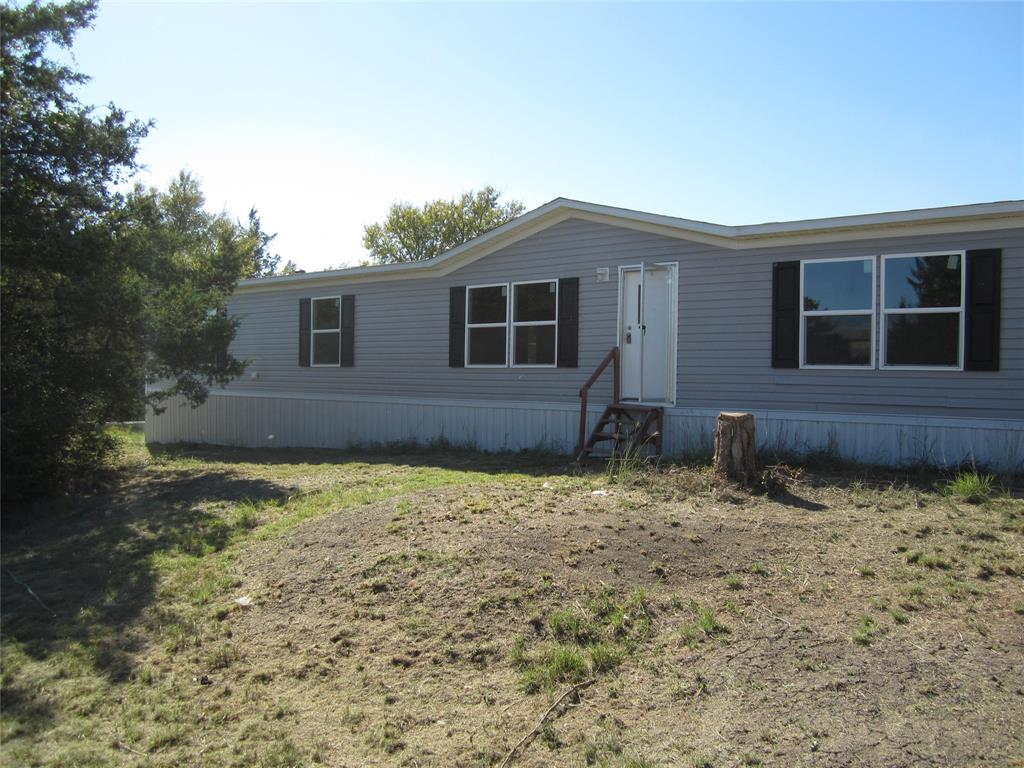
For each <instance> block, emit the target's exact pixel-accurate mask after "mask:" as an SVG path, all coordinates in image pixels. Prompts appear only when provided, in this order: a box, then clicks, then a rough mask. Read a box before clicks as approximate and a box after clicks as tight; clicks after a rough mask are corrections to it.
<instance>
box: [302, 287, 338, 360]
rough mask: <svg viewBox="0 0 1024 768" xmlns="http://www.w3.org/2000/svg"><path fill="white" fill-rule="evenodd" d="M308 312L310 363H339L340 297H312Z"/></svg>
mask: <svg viewBox="0 0 1024 768" xmlns="http://www.w3.org/2000/svg"><path fill="white" fill-rule="evenodd" d="M310 312H311V313H312V315H313V317H312V322H311V323H310V327H311V329H312V331H313V332H312V333H311V334H310V340H309V343H310V346H311V355H310V359H311V360H312V364H313V365H341V297H339V296H328V297H325V298H322V299H313V301H312V302H311V303H310Z"/></svg>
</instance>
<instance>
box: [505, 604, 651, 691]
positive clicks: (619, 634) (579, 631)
mask: <svg viewBox="0 0 1024 768" xmlns="http://www.w3.org/2000/svg"><path fill="white" fill-rule="evenodd" d="M531 626H532V627H533V629H534V633H533V635H532V636H531V635H520V636H519V637H517V638H516V640H515V641H514V642H513V645H512V650H511V652H510V654H509V658H510V660H511V662H512V665H513V666H514V667H516V668H517V669H519V670H520V685H521V686H522V688H523V690H524V691H526V692H527V693H537V692H539V691H542V690H551V689H552V688H554V687H555V686H556V685H559V684H566V683H568V684H574V683H579V682H583V681H584V680H586V679H588V678H590V677H593V676H595V675H600V674H607V673H610V672H612V671H614V670H615V669H616V668H617V667H618V666H619V665H620V664H622V662H623V661H624V660H625V658H626V656H627V655H629V653H631V652H632V651H633V650H634V649H635V647H636V645H637V644H638V643H639V641H640V640H641V639H642V638H643V637H645V636H646V635H647V634H648V632H649V631H650V626H651V620H650V615H649V611H648V607H647V595H646V593H645V592H643V590H636V591H635V592H634V593H633V594H632V595H630V596H629V597H628V598H627V599H625V600H623V599H621V598H619V597H618V596H617V595H616V594H615V593H614V592H613V591H612V590H607V589H606V590H602V591H601V592H599V593H598V594H597V595H595V596H594V597H593V598H591V599H590V600H589V601H588V602H587V605H586V608H581V607H578V606H574V607H570V608H563V609H558V610H554V611H551V612H550V613H548V615H547V617H546V620H542V621H541V622H536V623H533V624H532V625H531ZM535 642H536V643H537V645H536V646H535V647H533V648H531V646H532V645H533V643H535Z"/></svg>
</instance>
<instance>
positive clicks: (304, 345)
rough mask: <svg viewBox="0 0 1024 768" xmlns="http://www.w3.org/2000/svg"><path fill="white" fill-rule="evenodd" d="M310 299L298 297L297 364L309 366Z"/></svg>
mask: <svg viewBox="0 0 1024 768" xmlns="http://www.w3.org/2000/svg"><path fill="white" fill-rule="evenodd" d="M309 307H310V300H309V299H299V365H301V366H302V367H304V368H308V367H309V343H310V342H309V323H310V320H311V318H310V308H309Z"/></svg>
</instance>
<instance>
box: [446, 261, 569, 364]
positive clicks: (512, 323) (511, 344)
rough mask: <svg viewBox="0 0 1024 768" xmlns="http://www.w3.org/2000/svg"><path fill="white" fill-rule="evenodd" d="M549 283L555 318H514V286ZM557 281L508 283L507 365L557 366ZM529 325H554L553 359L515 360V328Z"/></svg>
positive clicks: (555, 279)
mask: <svg viewBox="0 0 1024 768" xmlns="http://www.w3.org/2000/svg"><path fill="white" fill-rule="evenodd" d="M551 283H554V284H555V318H554V319H553V320H520V321H517V320H516V314H515V312H516V305H515V295H516V286H520V285H548V284H551ZM558 283H559V278H557V277H555V278H551V279H548V280H521V281H519V282H516V283H510V284H509V295H508V302H509V303H508V315H507V316H508V321H509V330H508V335H509V338H508V341H507V342H506V348H507V352H508V355H507V358H508V362H509V367H510V368H557V367H558V312H559V310H560V309H561V307H560V306H559V302H558V292H559V285H558ZM467 311H468V308H467ZM466 317H467V319H468V317H469V315H468V314H467V316H466ZM531 325H533V326H543V325H553V326H554V327H555V359H554V361H552V362H551V363H517V362H516V350H515V344H516V328H527V327H529V326H531ZM467 359H468V358H467Z"/></svg>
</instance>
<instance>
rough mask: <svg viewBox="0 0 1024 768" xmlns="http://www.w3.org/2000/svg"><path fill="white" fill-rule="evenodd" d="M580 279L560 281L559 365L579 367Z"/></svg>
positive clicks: (569, 278) (568, 278)
mask: <svg viewBox="0 0 1024 768" xmlns="http://www.w3.org/2000/svg"><path fill="white" fill-rule="evenodd" d="M579 348H580V279H579V278H578V277H563V278H562V279H561V280H559V281H558V367H559V368H577V367H579V357H580V355H579Z"/></svg>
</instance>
